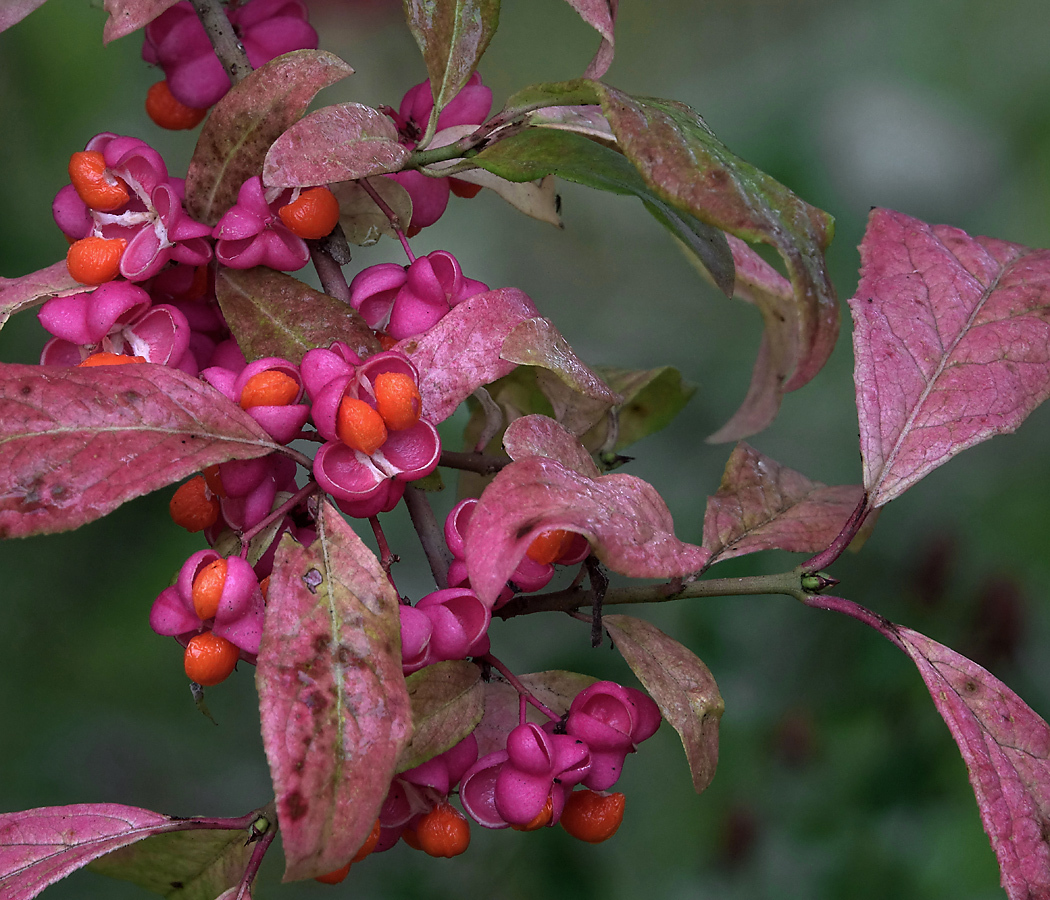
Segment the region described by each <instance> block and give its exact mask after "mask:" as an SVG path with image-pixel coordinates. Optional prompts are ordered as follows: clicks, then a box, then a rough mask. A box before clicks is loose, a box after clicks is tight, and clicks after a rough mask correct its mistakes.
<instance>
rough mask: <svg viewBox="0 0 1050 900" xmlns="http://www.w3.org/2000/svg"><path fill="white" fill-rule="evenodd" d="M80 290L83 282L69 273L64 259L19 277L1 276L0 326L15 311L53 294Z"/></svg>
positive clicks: (36, 303) (28, 307) (39, 302)
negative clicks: (79, 281)
mask: <svg viewBox="0 0 1050 900" xmlns="http://www.w3.org/2000/svg"><path fill="white" fill-rule="evenodd" d="M83 290H84V285H82V284H78V283H77V282H76V281H74V280H73V278H72V277H71V276H70V274H69V270H68V269H67V268H66V262H65V260H62V261H61V262H57V263H55V264H54V265H50V266H48V267H47V268H46V269H40V270H39V271H38V272H30V273H29V274H28V275H23V276H21V277H20V278H2V277H0V328H3V327H4V325H5V324H6V322H7V320H8V319H9V318H11V316H12V315H14V314H15V313H16V312H21V311H22V310H23V309H30V308H32V307H34V306H38V305H39V304H41V303H43V302H44V301H45V300H50V299H51V298H52V297H58V296H61V295H62V294H78V293H80V292H81V291H83Z"/></svg>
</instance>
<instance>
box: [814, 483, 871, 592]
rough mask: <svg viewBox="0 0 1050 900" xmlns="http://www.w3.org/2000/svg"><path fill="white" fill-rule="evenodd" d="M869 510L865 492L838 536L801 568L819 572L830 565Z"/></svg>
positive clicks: (851, 538)
mask: <svg viewBox="0 0 1050 900" xmlns="http://www.w3.org/2000/svg"><path fill="white" fill-rule="evenodd" d="M870 511H871V510H869V509H868V494H867V492H865V494H864V496H863V497H861V498H860V503H858V504H857V508H856V509H855V510H853V512H852V513H851V514H850V517H849V518H848V519H847V520H846V524H845V525H843V526H842V531H840V532H839V534H838V537H836V538H835V540H833V541H832V542H831V544H830V545H829V546H828V548H827V549H826V550H821V551H820V553H818V554H817V555H816V556H814V557H812V558H811V559H807V560H806V561H805V562H804V563H802V566H801V568H802V570H803V571H804V572H819V571H820V570H821V569H826V568H827V567H828V566H830V565H831V564H832V563H833V562H834V561H835V560H836V559H838V558H839V557H840V556H841V555H842V553H843V551H844V550H845V549H846V548H847V547H848V546H849V545H850V541H852V540H853V539H854V538H855V537H856V536H857V532H858V531H860V528H861V526H862V525H863V524H864V520H865V519H866V518H867V517H868V513H869V512H870Z"/></svg>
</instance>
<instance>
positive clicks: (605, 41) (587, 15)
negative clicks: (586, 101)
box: [568, 0, 620, 78]
mask: <svg viewBox="0 0 1050 900" xmlns="http://www.w3.org/2000/svg"><path fill="white" fill-rule="evenodd" d="M568 3H569V5H570V6H571V7H572V8H573V9H575V10H576V12H578V13H579V14H580V18H581V19H583V21H584V22H586V23H587V24H588V25H590V26H591V28H593V29H594V30H595V31H597V32H598V34H600V35H601V36H602V43H601V46H600V47H599V48H598V53H597V54H596V55H595V57H594V59H593V60H591V64H590V65H589V66H587V71H586V72H584V73H583V77H584V78H601V77H602V76H603V75H604V74H605V73H606V72H607V71H608V70H609V66H610V65H611V64H612V61H613V47H614V44H615V38H614V37H613V26H614V25H615V23H616V8H617V7H618V6H619V5H620V0H568Z"/></svg>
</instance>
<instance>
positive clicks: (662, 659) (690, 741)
mask: <svg viewBox="0 0 1050 900" xmlns="http://www.w3.org/2000/svg"><path fill="white" fill-rule="evenodd" d="M602 625H604V626H605V628H606V630H607V631H608V632H609V637H611V638H612V642H613V643H614V644H615V645H616V649H617V650H619V651H620V655H621V656H622V657H623V658H624V660H625V661H626V662H627V665H629V666H630V667H631V671H632V672H634V674H635V675H637V676H638V680H639V681H640V682H641V683H642V685H643V686H644V687H645V689H646V690H647V691H648V692H649V693H650V694H651V695H652V698H653V699H654V700H655V701H656V705H657V706H659V707H660V713H661V714H662V715H663V717H664V718H665V719H666V720H667V721H668V722H669V723H670V725H671V727H672V728H674V730H675V731H677V732H678V736H679V737H680V738H681V739H682V746H683V747H684V748H685V755H686V759H687V760H688V761H689V771H690V772H691V773H692V776H693V790H695V791H696V792H697V793H698V794H699V793H702V792H703V791H704V790H706V789H707V786H708V785H709V784H710V783H711V779H712V778H714V777H715V767H716V766H717V765H718V723H719V721H720V720H721V718H722V713H723V712H724V710H725V703H724V702H723V701H722V695H721V694H720V693H719V691H718V685H716V684H715V679H714V676H713V675H712V674H711V670H710V669H708V668H707V666H705V665H704V663H703V662H702V661H701V660H700V659H699V658H698V657H697V656H696V655H695V654H694V653H693V652H692V651H691V650H689V649H688V648H687V647H683V646H682V645H681V644H680V643H678V641H676V640H674V638H671V637H668V636H667V635H666V634H664V633H663V632H662V631H661V630H660V629H659V628H657V627H656V626H655V625H651V624H649V623H648V622H646V621H644V620H642V619H635V618H633V617H632V616H603V617H602Z"/></svg>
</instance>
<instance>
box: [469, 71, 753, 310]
mask: <svg viewBox="0 0 1050 900" xmlns="http://www.w3.org/2000/svg"><path fill="white" fill-rule="evenodd" d="M594 84H596V82H589V81H580V82H568V83H567V85H569V86H577V89H578V92H580V93H582V94H583V95H584V96H590V97H591V98H593V99H597V95H596V94H595V93H594V90H593V86H594ZM556 87H558V86H557V85H536V86H535V87H534V88H533V89H531V92H530V93H529V94H526V95H523V96H522V98H521V102H522V103H525V102H526V101H527V100H528V99H529V98H530V97H531V98H536V100H537V102H538V101H539V98H541V97H543V95H544V94H543V89H548V88H549V89H551V90H552V91H553V89H554V88H556ZM566 90H568V88H566ZM569 96H570V97H571V98H572V99H574V100H576V101H577V102H581V101H582V97H581V96H579V94H578V93H576V92H573V93H572V94H569ZM512 99H513V98H512ZM471 162H472V163H474V164H475V165H478V166H480V167H481V168H483V169H485V170H487V171H489V172H492V173H493V174H495V175H499V176H500V177H501V178H505V179H507V180H508V181H535V180H536V179H537V178H542V177H543V176H545V175H557V176H558V177H559V178H564V179H565V180H566V181H573V182H576V183H577V184H582V185H585V186H586V187H590V188H594V189H595V190H599V191H609V192H611V193H614V194H625V195H633V196H635V197H638V198H639V199H640V200H641V201H642V202H643V203H644V204H645V208H646V209H647V210H649V212H650V213H652V214H653V216H654V218H656V220H657V221H658V222H660V224H661V225H663V226H664V227H665V228H667V229H668V230H670V231H671V233H672V234H673V235H674V236H675V237H677V238H678V239H679V240H680V241H681V242H682V243H683V244H684V245H685V246H686V248H687V249H688V250H689V251H690V252H691V253H693V254H694V255H695V256H696V259H697V261H698V262H699V264H700V265H702V266H703V267H704V268H705V269H706V270H707V271H708V272H709V273H710V275H711V278H712V279H713V280H714V282H715V284H716V285H718V287H719V289H720V290H721V291H722V292H723V293H724V294H727V295H729V294H732V292H733V277H734V274H733V254H732V253H731V252H730V251H729V244H728V243H727V242H726V236H725V234H724V233H723V232H722V231H721V230H720V229H719V228H716V227H713V226H712V225H710V224H706V223H705V222H702V221H701V220H700V219H699V218H697V216H695V215H693V214H692V213H691V212H689V211H687V210H685V209H677V208H675V207H674V206H673V205H672V204H669V203H668V202H667V201H666V200H665V199H663V198H662V197H661V196H660V195H659V194H658V193H657V192H656V191H655V190H653V188H652V187H650V186H649V185H648V184H647V183H646V182H645V180H644V179H643V178H642V176H641V175H640V174H639V173H638V170H637V169H636V168H635V167H634V166H633V165H632V164H631V162H630V161H629V160H628V159H627V158H626V157H624V156H623V154H621V153H618V152H617V151H616V150H613V149H612V148H610V147H606V146H604V145H602V144H598V143H595V142H594V141H592V140H589V139H588V138H586V137H584V136H583V135H582V134H576V133H575V132H571V131H562V130H555V129H551V128H545V127H538V128H527V129H525V130H524V131H518V132H515V133H514V134H513V135H512V136H510V137H506V138H504V139H503V140H500V141H497V142H496V143H493V144H491V145H489V146H488V147H486V148H485V149H484V150H482V151H481V153H479V154H478V155H477V156H474V157H471Z"/></svg>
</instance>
